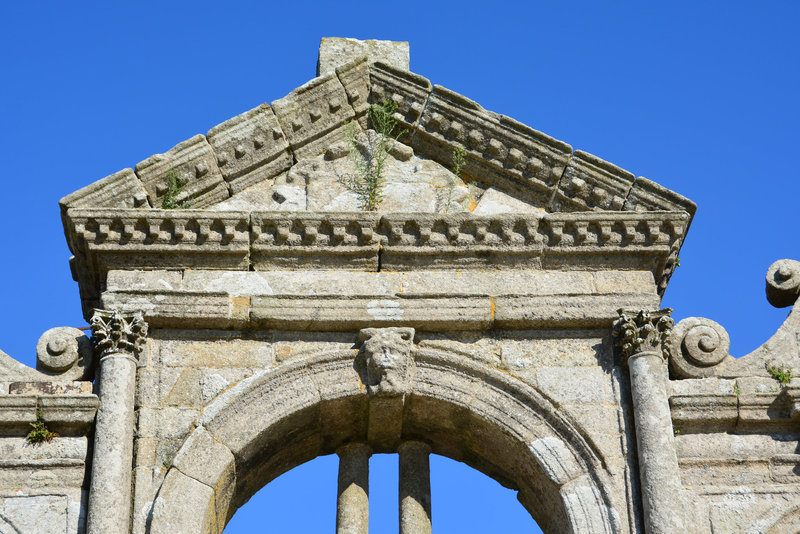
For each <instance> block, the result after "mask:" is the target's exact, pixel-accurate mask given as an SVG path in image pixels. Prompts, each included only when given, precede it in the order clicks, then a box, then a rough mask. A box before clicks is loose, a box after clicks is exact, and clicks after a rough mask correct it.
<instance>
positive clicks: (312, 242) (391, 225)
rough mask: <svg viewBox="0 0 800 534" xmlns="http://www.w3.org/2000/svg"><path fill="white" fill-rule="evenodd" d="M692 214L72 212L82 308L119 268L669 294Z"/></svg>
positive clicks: (70, 234) (75, 267) (70, 219)
mask: <svg viewBox="0 0 800 534" xmlns="http://www.w3.org/2000/svg"><path fill="white" fill-rule="evenodd" d="M688 217H689V216H688V214H687V213H685V212H572V213H549V214H545V215H543V216H534V215H522V214H504V215H497V216H475V215H472V214H454V215H442V214H402V213H394V214H386V215H381V214H377V213H364V212H355V213H311V212H266V211H264V212H262V211H253V212H238V211H230V212H222V211H207V210H169V211H167V210H138V209H86V208H73V209H70V210H69V211H68V212H67V217H66V222H67V226H66V230H67V240H68V243H69V246H70V249H71V250H72V252H73V254H74V258H73V259H72V268H73V275H74V277H75V279H76V280H77V281H78V282H79V284H80V289H81V295H82V298H83V299H84V304H89V301H91V302H92V303H93V305H94V304H96V300H97V298H98V296H99V292H100V290H101V287H102V285H103V283H104V281H105V276H106V273H107V272H108V271H109V270H113V269H122V270H145V271H147V270H156V269H167V270H181V269H212V270H232V271H239V270H243V271H247V270H255V271H263V270H270V269H290V270H296V269H344V270H356V271H379V270H385V271H411V270H418V269H431V268H436V269H473V268H487V267H491V268H498V269H516V268H525V269H537V268H542V269H551V270H598V269H608V270H640V271H641V270H648V271H650V272H652V273H653V276H654V279H655V280H656V283H657V285H658V287H659V290H661V291H663V288H665V287H666V280H667V279H668V278H669V276H670V275H671V272H672V269H673V267H674V262H675V257H676V255H677V251H678V250H679V248H680V245H681V243H682V241H683V238H684V234H685V231H686V227H687V225H688Z"/></svg>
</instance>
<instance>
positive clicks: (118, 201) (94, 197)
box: [58, 169, 150, 214]
mask: <svg viewBox="0 0 800 534" xmlns="http://www.w3.org/2000/svg"><path fill="white" fill-rule="evenodd" d="M58 204H59V205H60V206H61V213H62V214H65V213H66V211H67V209H69V208H143V209H144V208H149V207H150V203H149V201H148V199H147V191H146V190H145V188H144V186H143V185H142V182H141V181H140V180H139V178H138V177H137V176H136V173H134V172H133V169H123V170H121V171H119V172H115V173H114V174H111V175H109V176H106V177H105V178H103V179H101V180H98V181H96V182H94V183H92V184H89V185H87V186H86V187H83V188H81V189H78V190H77V191H75V192H74V193H71V194H69V195H67V196H65V197H64V198H62V199H61V200H59V201H58Z"/></svg>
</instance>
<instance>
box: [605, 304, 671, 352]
mask: <svg viewBox="0 0 800 534" xmlns="http://www.w3.org/2000/svg"><path fill="white" fill-rule="evenodd" d="M617 313H619V319H617V320H616V321H614V337H616V338H617V346H618V347H619V348H620V350H621V352H622V356H623V357H624V358H626V359H627V358H629V357H630V356H633V355H634V354H638V353H640V352H658V353H660V354H661V355H662V357H666V356H667V354H666V352H667V349H666V340H667V337H669V333H670V331H671V330H672V326H673V325H674V324H675V321H674V320H673V319H672V317H670V314H671V313H672V308H664V309H663V310H658V311H652V312H648V311H643V310H640V311H630V310H623V309H619V310H617Z"/></svg>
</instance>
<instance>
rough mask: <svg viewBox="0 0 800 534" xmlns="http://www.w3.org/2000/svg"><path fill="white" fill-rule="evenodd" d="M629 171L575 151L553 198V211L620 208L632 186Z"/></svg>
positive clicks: (619, 209) (631, 176) (631, 177)
mask: <svg viewBox="0 0 800 534" xmlns="http://www.w3.org/2000/svg"><path fill="white" fill-rule="evenodd" d="M633 182H634V176H633V174H631V173H630V172H628V171H626V170H625V169H622V168H620V167H617V166H616V165H614V164H612V163H609V162H607V161H604V160H602V159H600V158H598V157H597V156H594V155H592V154H589V153H587V152H583V151H581V150H576V151H575V153H574V154H573V155H572V158H571V159H570V160H569V164H568V165H567V168H566V169H564V175H563V176H562V178H561V182H560V183H559V185H558V191H557V193H556V196H555V198H554V199H553V211H585V210H595V211H597V210H610V211H621V210H622V207H623V205H624V204H625V198H626V197H627V196H628V192H629V191H630V190H631V187H632V186H633Z"/></svg>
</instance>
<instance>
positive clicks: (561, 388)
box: [537, 367, 614, 404]
mask: <svg viewBox="0 0 800 534" xmlns="http://www.w3.org/2000/svg"><path fill="white" fill-rule="evenodd" d="M537 378H538V385H539V390H540V391H541V392H542V393H544V394H545V395H547V397H548V398H550V399H552V400H553V401H554V402H556V403H557V404H564V403H571V404H576V403H613V402H614V396H613V392H612V388H611V376H610V375H609V374H608V372H606V371H604V370H603V369H601V368H599V367H597V368H592V367H587V368H584V369H581V372H580V373H576V372H575V370H574V369H571V368H569V367H542V368H540V369H538V370H537Z"/></svg>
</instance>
